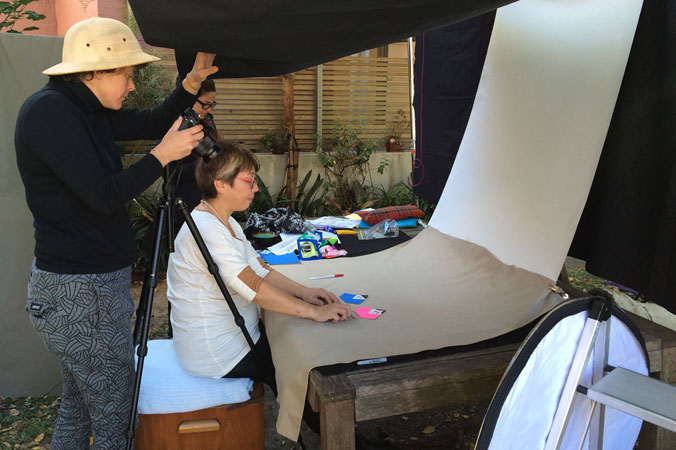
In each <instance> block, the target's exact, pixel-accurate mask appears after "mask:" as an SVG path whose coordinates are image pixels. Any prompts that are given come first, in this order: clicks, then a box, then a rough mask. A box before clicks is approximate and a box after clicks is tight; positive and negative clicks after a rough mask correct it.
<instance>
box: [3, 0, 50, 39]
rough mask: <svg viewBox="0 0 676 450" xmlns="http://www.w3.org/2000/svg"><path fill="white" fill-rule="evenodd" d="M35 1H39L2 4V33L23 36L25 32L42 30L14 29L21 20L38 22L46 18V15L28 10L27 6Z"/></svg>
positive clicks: (11, 0)
mask: <svg viewBox="0 0 676 450" xmlns="http://www.w3.org/2000/svg"><path fill="white" fill-rule="evenodd" d="M35 1H37V0H9V1H6V2H0V31H2V32H5V33H18V34H21V33H23V32H24V31H33V30H39V29H40V28H38V27H35V26H30V27H26V28H22V29H21V30H17V29H15V28H14V25H16V23H17V22H18V21H19V20H21V19H27V20H32V21H34V22H37V21H38V20H42V19H44V18H45V15H44V14H40V13H37V12H35V11H31V10H27V9H26V6H28V5H29V4H30V3H33V2H35Z"/></svg>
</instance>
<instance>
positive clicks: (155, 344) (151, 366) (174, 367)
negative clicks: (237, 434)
mask: <svg viewBox="0 0 676 450" xmlns="http://www.w3.org/2000/svg"><path fill="white" fill-rule="evenodd" d="M136 359H137V360H138V356H137V357H136ZM252 389H253V380H251V379H249V378H202V377H196V376H194V375H190V374H189V373H187V372H186V371H185V370H183V368H182V367H181V365H180V364H179V362H178V359H177V358H176V353H174V341H172V340H171V339H159V340H154V341H149V342H148V354H147V355H146V357H145V359H144V363H143V376H142V378H141V391H140V394H139V399H138V412H139V414H169V413H181V412H188V411H196V410H198V409H204V408H211V407H213V406H219V405H224V404H230V403H241V402H245V401H247V400H249V398H251V396H250V395H249V392H250V391H251V390H252Z"/></svg>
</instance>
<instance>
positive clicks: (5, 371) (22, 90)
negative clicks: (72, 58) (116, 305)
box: [0, 33, 63, 397]
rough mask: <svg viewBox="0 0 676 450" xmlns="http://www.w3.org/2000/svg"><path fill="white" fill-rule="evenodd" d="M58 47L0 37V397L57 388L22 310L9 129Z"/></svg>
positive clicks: (24, 264)
mask: <svg viewBox="0 0 676 450" xmlns="http://www.w3.org/2000/svg"><path fill="white" fill-rule="evenodd" d="M62 42H63V39H62V38H57V37H47V36H25V35H18V34H7V33H0V50H1V51H0V80H2V83H1V84H2V89H3V96H2V97H3V98H2V101H1V102H0V230H2V233H0V255H2V256H1V257H0V308H1V311H2V312H1V313H0V396H10V397H14V396H25V395H31V396H37V395H45V394H48V393H55V392H59V391H60V389H61V383H60V381H61V375H60V372H59V365H58V361H57V358H56V357H55V356H54V355H52V354H51V353H49V352H47V350H46V349H45V348H44V345H43V344H42V341H41V340H40V338H39V337H38V335H37V333H36V332H35V329H34V328H33V326H32V325H31V323H30V321H29V320H28V314H26V310H25V307H26V285H27V283H28V273H29V270H30V266H31V261H32V260H33V248H34V246H35V241H34V240H33V217H32V215H31V213H30V211H29V210H28V206H27V205H26V196H25V193H24V189H23V183H22V182H21V178H20V176H19V171H18V170H17V166H16V154H15V151H14V124H15V122H16V116H17V113H18V111H19V108H20V107H21V105H22V104H23V102H24V100H25V99H26V98H27V97H28V96H29V95H30V94H32V93H33V92H35V91H37V90H38V89H39V88H41V87H42V86H43V85H44V84H45V82H46V81H47V77H45V76H44V75H42V70H43V69H44V68H45V67H49V66H51V65H53V64H56V63H58V62H59V61H60V60H61V46H62ZM26 55H30V58H27V57H26Z"/></svg>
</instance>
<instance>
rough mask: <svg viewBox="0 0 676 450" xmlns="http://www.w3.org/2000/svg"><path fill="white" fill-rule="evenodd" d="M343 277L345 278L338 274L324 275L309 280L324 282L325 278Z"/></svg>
mask: <svg viewBox="0 0 676 450" xmlns="http://www.w3.org/2000/svg"><path fill="white" fill-rule="evenodd" d="M342 276H343V274H342V273H336V274H333V275H322V276H320V277H310V278H309V279H310V280H323V279H324V278H340V277H342Z"/></svg>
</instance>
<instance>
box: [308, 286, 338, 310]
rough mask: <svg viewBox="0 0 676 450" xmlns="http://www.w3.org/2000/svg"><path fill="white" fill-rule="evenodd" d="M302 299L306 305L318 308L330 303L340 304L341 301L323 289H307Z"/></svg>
mask: <svg viewBox="0 0 676 450" xmlns="http://www.w3.org/2000/svg"><path fill="white" fill-rule="evenodd" d="M301 298H302V299H303V301H304V302H306V303H310V304H312V305H318V306H321V305H325V304H328V303H340V299H339V298H338V297H336V296H335V294H333V293H332V292H329V291H327V290H326V289H322V288H305V290H304V291H303V294H302V296H301Z"/></svg>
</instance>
